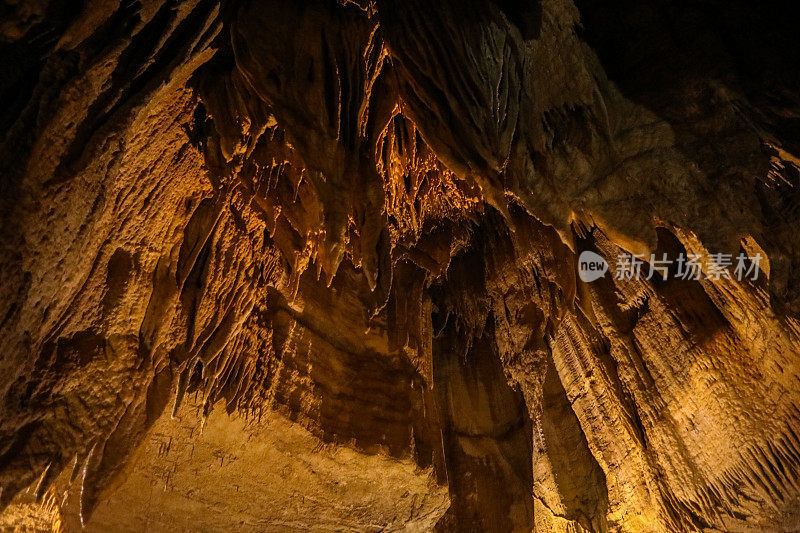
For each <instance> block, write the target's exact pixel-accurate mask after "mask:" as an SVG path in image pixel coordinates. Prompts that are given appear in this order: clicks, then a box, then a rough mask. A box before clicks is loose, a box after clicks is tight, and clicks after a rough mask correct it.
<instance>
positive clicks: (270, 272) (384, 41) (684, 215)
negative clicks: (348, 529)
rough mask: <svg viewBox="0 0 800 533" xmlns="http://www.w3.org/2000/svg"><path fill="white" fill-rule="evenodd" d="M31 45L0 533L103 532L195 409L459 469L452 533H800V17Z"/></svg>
mask: <svg viewBox="0 0 800 533" xmlns="http://www.w3.org/2000/svg"><path fill="white" fill-rule="evenodd" d="M0 14H1V15H2V22H0V57H2V58H3V60H2V62H0V63H1V64H2V65H3V66H2V73H3V76H2V79H3V81H2V82H0V83H2V85H0V92H1V93H2V95H3V97H4V98H3V101H5V102H8V104H7V105H6V106H5V107H4V109H3V110H2V115H0V161H1V163H0V167H2V176H3V177H2V183H1V184H0V191H1V193H0V206H1V207H2V230H1V231H2V245H3V246H2V253H0V264H2V277H1V278H0V347H2V352H1V355H0V487H2V492H0V507H3V506H6V505H8V503H9V502H11V501H12V499H13V498H14V497H15V496H16V495H17V494H18V493H19V492H20V491H22V490H23V489H26V488H27V487H29V486H32V487H33V489H32V490H33V491H34V492H35V494H36V495H37V496H38V497H40V498H45V496H46V494H47V491H48V490H49V489H50V488H51V486H54V484H56V485H57V486H59V490H60V489H61V488H62V485H63V484H64V483H66V484H67V485H69V484H70V481H72V486H74V487H76V490H77V487H80V504H79V508H80V515H81V516H82V518H83V519H84V520H88V521H89V523H91V515H92V511H93V510H94V509H95V508H96V507H97V506H98V505H99V504H101V503H102V502H103V501H106V500H108V498H111V497H112V495H113V494H114V492H113V489H114V487H115V486H116V485H118V484H119V483H120V482H122V481H123V480H124V478H125V475H126V471H130V470H131V468H132V466H131V464H132V461H131V458H132V457H133V456H134V452H135V451H136V450H137V448H139V447H140V445H141V444H142V443H143V442H146V439H147V435H151V434H152V431H153V430H152V427H153V426H154V424H156V423H157V421H158V420H159V419H160V418H162V417H164V416H169V415H170V414H171V413H180V412H182V411H181V405H182V401H183V399H184V397H185V396H186V394H187V393H196V394H200V395H201V398H202V401H201V405H202V408H201V409H200V411H201V413H200V414H199V415H198V416H201V417H207V416H212V415H214V416H218V415H219V413H217V411H219V410H223V411H225V412H226V413H227V414H226V415H225V416H228V415H230V416H232V417H236V416H242V415H244V414H251V413H255V412H258V411H263V410H268V411H274V412H276V413H277V414H278V415H279V416H281V417H284V418H286V419H288V420H291V421H293V422H295V423H297V424H300V425H301V426H303V427H304V428H305V430H307V431H308V432H310V434H311V435H313V437H314V438H316V439H319V440H320V442H323V443H325V444H326V445H330V446H334V447H349V448H353V449H355V450H358V451H359V452H360V453H366V454H378V455H380V456H387V457H390V458H394V459H395V460H397V461H413V462H414V464H416V465H418V466H419V467H420V468H424V469H427V468H430V476H431V479H432V480H433V481H432V483H434V482H435V483H438V484H439V485H440V486H447V488H448V491H449V502H450V503H449V508H448V510H447V512H446V513H444V514H443V515H442V516H441V518H440V519H438V522H437V526H436V527H437V528H438V529H440V530H458V531H471V530H476V531H480V530H497V531H503V530H532V529H534V528H536V529H537V530H540V531H577V532H581V531H629V532H634V531H637V532H638V531H653V532H656V531H659V532H660V531H696V530H711V531H755V530H777V531H791V530H793V529H796V528H797V527H800V514H798V511H797V510H798V508H800V494H799V491H800V489H798V487H800V438H799V437H798V435H800V410H799V409H798V405H800V388H799V387H798V371H799V370H800V369H799V368H798V359H797V353H798V346H800V344H798V343H799V342H800V337H799V335H800V326H799V325H798V320H797V316H798V315H797V313H798V311H799V310H800V292H798V291H800V289H799V288H798V287H799V286H800V285H799V284H798V276H797V265H798V261H799V260H800V246H798V244H800V243H798V237H797V232H796V227H797V223H798V218H797V217H798V213H800V209H798V196H797V194H798V193H797V190H798V186H799V185H800V184H798V179H799V178H800V174H798V158H797V155H795V154H797V153H798V146H800V136H798V131H800V130H798V118H800V117H799V115H798V113H800V102H799V101H798V94H799V93H798V88H799V87H800V84H798V74H797V71H796V69H793V68H789V66H790V65H794V64H796V59H797V57H796V56H797V54H798V50H800V46H797V45H798V44H800V43H797V40H798V39H797V35H796V32H794V31H793V30H794V28H793V27H792V25H791V23H789V22H788V21H791V20H796V18H793V17H794V15H795V14H796V13H794V9H793V8H789V7H785V6H781V5H780V4H777V3H776V4H775V5H768V6H763V7H760V6H753V5H751V4H748V3H745V2H733V3H726V4H725V5H721V4H718V3H716V2H707V3H704V4H703V5H701V6H694V5H683V4H675V5H673V4H671V3H666V2H660V1H656V0H653V1H648V2H644V3H642V2H635V3H634V2H629V3H622V4H619V3H618V4H614V5H613V6H612V5H610V4H609V3H607V2H602V1H599V0H579V1H575V2H572V1H568V0H541V1H531V2H527V3H521V4H519V5H518V4H516V3H514V2H489V1H479V0H470V1H468V2H459V1H456V0H443V1H441V2H436V3H431V2H422V1H420V0H407V1H404V2H396V1H393V0H378V1H375V2H368V1H354V0H342V1H339V2H327V1H325V2H323V1H304V2H280V1H276V0H249V1H243V2H225V1H223V2H218V1H210V0H167V1H160V0H139V1H127V0H126V1H123V2H119V3H117V2H113V1H104V0H86V1H84V2H81V1H73V2H50V1H47V0H36V1H31V2H21V3H7V4H4V5H3V6H2V12H0ZM586 250H589V251H593V252H595V253H598V254H600V255H601V256H603V257H605V258H606V259H607V260H608V262H609V264H610V272H609V275H608V276H607V277H605V278H604V279H601V280H598V281H596V282H593V283H585V282H583V281H581V280H580V279H579V278H578V276H577V255H578V254H579V253H580V252H582V251H586ZM623 252H630V253H639V254H644V255H645V256H646V257H649V256H650V254H651V253H652V254H655V255H656V256H657V257H661V256H662V254H667V255H668V256H669V257H676V256H677V255H678V254H681V253H683V254H687V253H696V254H702V255H708V254H710V253H730V254H734V255H736V254H738V253H739V252H746V253H747V254H749V255H755V254H756V253H760V254H762V255H763V256H764V257H765V262H764V265H763V267H764V270H763V272H762V276H761V278H760V279H758V280H756V281H752V282H751V281H743V282H740V281H737V280H735V279H726V278H724V277H723V278H721V279H713V278H709V279H706V278H705V277H704V278H703V279H700V280H698V281H685V280H675V279H670V280H665V281H662V280H659V279H658V278H653V279H649V280H646V279H640V280H628V279H616V278H617V276H616V274H617V266H616V265H615V258H616V257H617V256H618V255H619V254H620V253H623ZM711 268H712V265H710V264H708V263H705V264H704V265H703V269H704V270H705V271H706V272H707V271H708V270H710V269H711ZM212 411H213V413H212ZM248 416H249V415H248ZM356 468H357V467H356ZM258 475H259V473H258V472H253V476H256V477H257V476H258ZM425 475H428V474H425ZM65 479H66V481H63V480H65ZM57 480H61V481H58V482H57ZM431 490H433V489H431ZM57 500H58V498H57ZM48 501H49V500H48ZM65 501H66V500H65Z"/></svg>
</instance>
